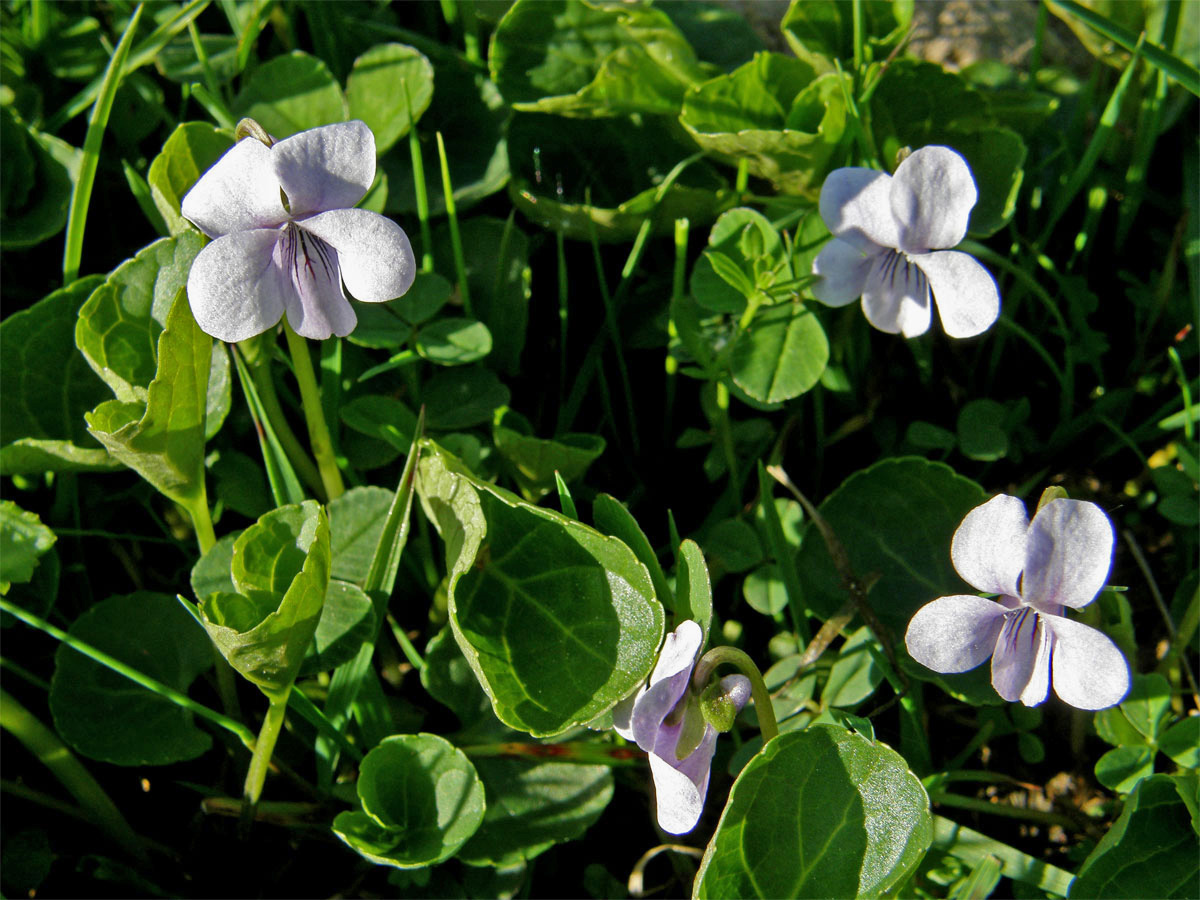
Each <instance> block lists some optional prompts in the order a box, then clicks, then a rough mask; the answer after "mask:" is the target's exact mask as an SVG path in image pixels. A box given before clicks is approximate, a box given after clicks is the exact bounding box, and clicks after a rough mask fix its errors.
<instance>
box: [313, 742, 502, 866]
mask: <svg viewBox="0 0 1200 900" xmlns="http://www.w3.org/2000/svg"><path fill="white" fill-rule="evenodd" d="M358 797H359V800H360V801H361V802H362V811H361V812H359V811H354V812H344V813H340V814H339V815H338V816H337V818H336V819H334V822H333V831H334V834H336V835H337V836H338V837H339V838H341V839H342V840H343V841H345V842H346V843H347V844H348V845H350V846H351V847H352V848H354V849H355V850H357V851H358V852H359V853H360V854H362V855H363V856H365V857H366V858H367V859H369V860H371V861H372V862H376V863H379V864H381V865H388V866H395V867H396V868H399V869H410V868H419V867H423V866H432V865H435V864H437V863H439V862H442V861H443V860H446V859H449V858H450V857H451V856H453V855H454V854H455V853H456V852H457V851H458V849H459V848H460V847H461V846H462V845H463V844H464V843H465V842H466V841H467V839H468V838H470V837H471V835H472V834H474V833H475V831H476V829H478V828H479V825H480V823H481V822H482V821H483V815H484V809H485V802H484V790H483V783H482V782H480V780H479V776H478V774H476V772H475V767H474V766H473V765H471V761H470V760H469V759H467V757H466V754H464V753H463V752H462V751H461V750H459V749H458V748H457V747H455V746H454V745H453V744H451V743H450V742H449V741H447V740H446V739H445V738H441V737H438V736H437V735H433V734H403V735H395V736H393V737H389V738H386V739H385V740H384V741H383V742H382V743H380V744H379V746H377V747H376V748H375V749H373V750H372V751H371V752H370V753H368V754H367V756H366V758H365V759H364V760H363V762H362V766H361V768H360V769H359V776H358Z"/></svg>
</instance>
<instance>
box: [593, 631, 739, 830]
mask: <svg viewBox="0 0 1200 900" xmlns="http://www.w3.org/2000/svg"><path fill="white" fill-rule="evenodd" d="M703 643H704V633H703V632H702V631H701V629H700V626H699V625H697V624H696V623H695V622H692V621H690V620H689V621H686V622H683V623H682V624H681V625H680V626H679V627H678V628H677V629H675V631H673V632H671V633H670V634H668V635H667V638H666V640H665V641H664V642H663V648H662V652H661V653H660V654H659V657H658V662H657V663H656V664H655V666H654V671H653V672H652V673H651V674H650V680H649V682H648V683H647V684H646V685H645V686H643V687H642V689H641V690H640V691H638V693H637V694H636V695H635V696H634V697H633V698H632V699H631V700H628V701H626V702H625V703H622V704H620V705H619V706H618V707H617V708H616V709H614V710H613V725H614V728H615V729H616V731H617V733H618V734H620V735H621V736H622V737H624V738H625V739H626V740H631V741H635V742H636V743H637V745H638V746H639V747H641V748H642V749H643V750H645V751H646V753H647V754H649V758H650V773H651V775H653V777H654V789H655V794H656V797H657V816H658V824H659V826H660V827H661V828H662V830H663V831H666V832H668V833H670V834H684V833H685V832H688V831H691V830H692V829H693V828H695V827H696V823H697V822H699V821H700V814H701V813H702V812H703V811H704V798H705V796H706V795H707V793H708V781H709V775H710V771H711V768H712V758H713V753H714V752H715V750H716V744H717V730H716V729H715V728H714V727H713V726H712V725H711V724H709V723H708V722H707V721H705V720H704V717H703V714H702V713H701V711H700V698H699V697H697V696H696V695H695V694H694V693H693V692H692V691H691V690H690V689H689V683H690V681H691V678H692V669H693V668H695V665H696V655H697V654H698V653H699V652H700V648H701V645H702V644H703ZM718 693H719V696H720V700H721V701H723V702H722V704H721V705H723V706H725V707H726V710H727V712H728V714H729V724H732V716H733V715H736V714H737V712H739V711H740V710H741V709H742V707H744V706H745V705H746V702H747V701H748V700H749V699H750V680H749V679H748V678H746V676H744V675H726V676H725V677H724V678H722V679H721V681H720V682H719V688H718ZM681 754H682V755H681Z"/></svg>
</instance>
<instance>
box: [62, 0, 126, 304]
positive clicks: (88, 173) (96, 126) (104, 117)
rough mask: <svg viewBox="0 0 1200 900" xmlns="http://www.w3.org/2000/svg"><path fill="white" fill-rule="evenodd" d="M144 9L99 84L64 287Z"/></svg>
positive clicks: (70, 220) (74, 273) (74, 272)
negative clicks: (118, 89) (109, 118)
mask: <svg viewBox="0 0 1200 900" xmlns="http://www.w3.org/2000/svg"><path fill="white" fill-rule="evenodd" d="M143 8H144V7H143V6H142V5H141V4H138V7H137V9H135V10H134V11H133V16H132V17H130V19H129V24H128V25H127V26H126V27H125V33H124V34H122V35H121V40H120V41H119V42H118V43H117V49H116V50H114V51H113V55H112V59H110V60H109V61H108V68H106V69H105V70H104V78H103V80H102V81H101V82H100V90H99V92H98V93H97V96H96V105H95V106H93V107H92V115H91V117H90V118H89V120H88V130H87V136H86V137H85V138H84V140H83V159H82V160H81V161H80V164H79V177H78V178H77V179H76V180H75V185H74V188H73V189H72V191H71V206H70V210H69V211H68V213H67V242H66V246H65V247H64V248H63V284H70V283H71V282H72V281H74V280H75V279H76V278H78V277H79V260H80V257H81V256H82V255H83V229H84V226H85V225H86V224H87V213H88V206H89V204H90V203H91V201H92V185H93V184H94V183H95V181H96V169H97V167H98V166H99V165H100V144H101V142H103V140H104V129H105V128H107V127H108V117H109V114H110V113H111V112H112V107H113V100H114V99H115V98H116V96H117V87H118V86H120V84H121V78H122V77H123V76H124V74H125V60H126V59H128V58H129V49H130V47H131V46H132V44H133V35H134V33H135V32H136V31H137V27H138V23H139V22H141V21H142V10H143Z"/></svg>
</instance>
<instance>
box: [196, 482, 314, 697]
mask: <svg viewBox="0 0 1200 900" xmlns="http://www.w3.org/2000/svg"><path fill="white" fill-rule="evenodd" d="M329 567H330V551H329V521H328V519H326V517H325V511H324V510H323V509H322V508H321V506H320V505H319V504H317V503H315V502H314V501H312V500H306V501H305V502H304V503H301V504H298V505H292V506H284V507H280V508H279V509H276V510H272V511H271V512H269V513H267V514H266V515H265V516H263V517H262V518H260V519H259V520H258V521H257V522H256V523H255V524H253V525H251V526H250V527H249V528H247V529H246V530H245V531H243V532H242V533H241V535H240V536H239V537H238V538H237V540H236V541H234V544H233V555H232V562H231V570H230V576H231V580H232V583H233V586H234V588H235V589H236V590H237V593H233V592H229V591H222V592H218V593H215V594H209V595H207V596H205V597H201V598H200V606H199V607H198V608H197V610H196V611H195V613H194V615H196V617H197V619H198V620H199V621H200V623H201V624H202V625H203V626H204V627H205V628H206V629H207V630H208V633H209V635H210V636H211V637H212V639H213V642H214V643H215V644H216V645H217V649H219V650H220V651H221V653H222V655H224V657H225V658H226V659H227V660H229V664H230V665H231V666H233V667H234V668H235V669H237V671H238V672H240V673H241V674H242V675H244V676H245V677H246V678H248V679H249V680H250V681H252V682H254V683H255V684H257V685H258V686H259V687H261V688H262V689H263V690H264V691H268V692H274V691H281V690H284V689H286V688H287V687H288V686H290V685H291V683H292V681H293V680H294V679H295V677H296V673H297V672H298V671H299V669H300V664H301V662H302V661H303V660H304V655H305V653H306V651H307V650H308V647H309V644H310V643H311V642H312V639H313V634H314V633H315V632H316V630H317V623H318V622H319V620H320V618H321V608H322V605H323V604H324V602H325V594H326V591H327V589H328V585H329Z"/></svg>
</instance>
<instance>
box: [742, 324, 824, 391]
mask: <svg viewBox="0 0 1200 900" xmlns="http://www.w3.org/2000/svg"><path fill="white" fill-rule="evenodd" d="M828 361H829V342H828V340H826V338H825V329H823V328H822V327H821V323H820V321H819V320H818V319H817V317H816V316H815V315H813V313H812V311H811V310H810V309H807V308H806V307H805V306H804V304H803V303H801V302H800V301H798V300H793V301H791V302H784V303H777V304H775V305H774V306H768V307H766V308H765V309H760V310H759V311H758V313H757V315H755V316H754V319H753V320H752V321H751V322H750V326H749V327H748V328H747V329H746V330H745V331H743V332H742V333H741V334H740V335H739V336H738V339H737V343H736V344H734V346H733V358H732V360H731V361H730V368H731V372H732V375H733V381H734V384H736V385H737V386H738V387H740V388H741V389H742V390H743V391H745V392H746V393H747V394H749V395H750V396H751V397H752V398H754V399H755V400H758V401H760V402H763V403H781V402H783V401H784V400H791V399H792V398H793V397H799V396H800V395H801V394H803V393H804V392H805V391H807V390H808V389H809V388H811V387H812V386H813V385H814V384H816V383H817V382H818V381H819V380H820V378H821V373H822V372H823V371H824V370H825V364H826V363H827V362H828Z"/></svg>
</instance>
